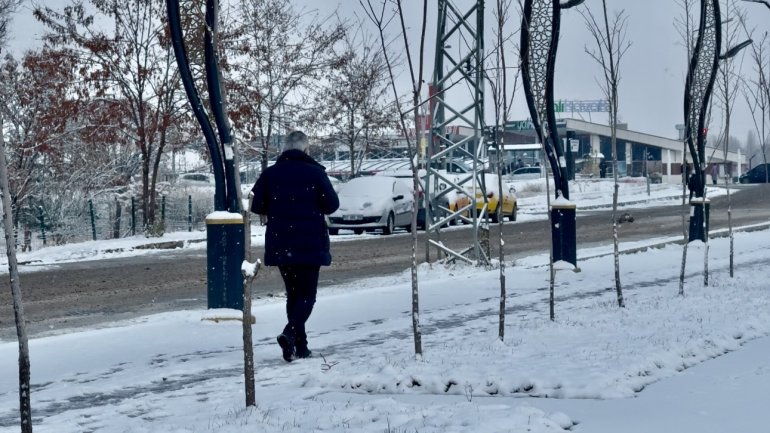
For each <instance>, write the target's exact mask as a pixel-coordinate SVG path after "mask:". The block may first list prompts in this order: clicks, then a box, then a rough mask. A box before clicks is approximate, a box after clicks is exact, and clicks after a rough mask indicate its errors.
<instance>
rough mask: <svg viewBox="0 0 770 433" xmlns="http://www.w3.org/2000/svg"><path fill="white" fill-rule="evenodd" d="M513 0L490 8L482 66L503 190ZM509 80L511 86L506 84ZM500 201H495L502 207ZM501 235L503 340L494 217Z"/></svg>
mask: <svg viewBox="0 0 770 433" xmlns="http://www.w3.org/2000/svg"><path fill="white" fill-rule="evenodd" d="M512 3H513V1H512V0H496V1H495V8H494V10H493V12H492V13H493V16H494V27H493V30H492V32H493V33H494V37H495V46H494V48H493V49H492V57H491V59H488V62H487V63H488V65H487V67H486V70H485V75H486V78H487V81H488V82H489V86H490V89H491V91H492V100H493V104H492V105H493V107H494V112H495V126H494V129H493V131H492V134H493V139H494V146H495V148H496V149H497V164H496V165H497V180H498V184H497V188H498V191H501V194H502V191H503V176H502V175H503V165H504V162H503V130H501V128H503V127H504V125H505V124H506V123H507V122H508V119H509V118H510V115H511V109H512V107H513V100H514V97H515V95H516V86H517V84H518V80H519V73H520V69H519V68H518V67H517V66H512V67H510V69H512V70H513V71H509V66H508V61H507V60H508V59H507V55H506V54H507V50H508V49H511V51H512V52H514V53H516V52H518V49H517V48H516V47H515V39H513V37H514V36H515V33H513V34H512V33H510V32H509V31H508V30H507V28H506V27H507V26H508V23H509V22H510V15H511V5H512ZM511 72H512V73H513V77H512V78H513V81H512V82H510V81H509V75H510V73H511ZM509 84H510V86H509ZM500 206H502V202H500V203H499V204H498V209H501V207H500ZM497 223H498V228H499V231H498V232H499V235H500V239H499V241H498V245H499V247H500V249H499V251H498V260H499V262H500V268H499V271H500V272H499V275H500V309H499V320H498V331H497V336H498V338H499V339H500V340H501V341H502V340H504V339H505V310H506V281H505V242H504V240H503V218H502V216H500V217H498V218H497Z"/></svg>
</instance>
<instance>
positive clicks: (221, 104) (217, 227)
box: [166, 0, 245, 309]
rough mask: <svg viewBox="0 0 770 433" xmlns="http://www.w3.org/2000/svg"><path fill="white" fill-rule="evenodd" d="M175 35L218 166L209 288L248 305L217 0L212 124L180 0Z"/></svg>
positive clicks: (221, 302)
mask: <svg viewBox="0 0 770 433" xmlns="http://www.w3.org/2000/svg"><path fill="white" fill-rule="evenodd" d="M166 6H167V13H168V20H169V29H170V33H171V41H172V45H173V47H174V55H175V56H176V62H177V66H178V67H179V75H180V77H181V80H182V84H183V85H184V89H185V93H186V94H187V99H188V100H189V101H190V105H191V107H192V111H193V114H194V115H195V118H196V120H197V121H198V124H199V125H200V127H201V130H202V132H203V136H204V137H205V139H206V145H207V147H208V150H209V155H210V156H211V162H212V164H213V172H214V185H215V189H214V211H215V212H214V213H212V214H211V215H209V216H208V217H207V218H206V241H207V243H206V256H207V277H208V278H207V279H208V284H207V287H208V289H207V291H208V307H209V308H234V309H243V276H242V274H241V265H242V263H243V259H244V257H245V248H244V243H245V239H244V224H243V218H242V217H241V214H240V212H241V200H240V198H239V195H240V191H239V190H240V188H239V181H240V179H239V177H238V176H239V173H238V167H237V166H236V164H235V152H234V149H233V140H232V136H231V133H230V124H229V122H228V121H227V116H226V115H225V99H224V97H223V95H222V86H221V81H220V71H219V66H218V59H217V55H216V43H217V39H216V38H217V23H218V19H217V14H218V10H219V2H218V0H206V17H205V18H206V33H205V36H204V58H205V66H206V85H207V87H208V94H209V102H210V104H209V105H210V107H211V114H212V117H213V118H214V125H212V123H211V121H210V118H209V115H208V113H207V112H206V109H205V108H204V106H203V103H202V101H201V98H200V95H199V93H198V90H197V89H196V88H195V84H194V82H193V76H192V70H191V69H190V62H189V59H188V57H187V49H186V47H185V43H184V37H183V33H182V25H181V16H180V9H179V0H167V3H166Z"/></svg>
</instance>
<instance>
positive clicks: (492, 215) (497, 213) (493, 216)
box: [488, 205, 502, 223]
mask: <svg viewBox="0 0 770 433" xmlns="http://www.w3.org/2000/svg"><path fill="white" fill-rule="evenodd" d="M501 210H502V209H500V205H498V206H497V209H495V212H494V213H492V212H488V214H489V220H490V221H492V222H493V223H496V222H498V221H500V211H501Z"/></svg>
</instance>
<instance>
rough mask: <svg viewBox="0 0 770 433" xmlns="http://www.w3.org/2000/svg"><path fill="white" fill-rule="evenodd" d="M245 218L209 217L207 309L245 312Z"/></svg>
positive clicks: (222, 214) (230, 215)
mask: <svg viewBox="0 0 770 433" xmlns="http://www.w3.org/2000/svg"><path fill="white" fill-rule="evenodd" d="M243 230H244V227H243V217H242V216H241V215H240V214H236V213H229V212H214V213H212V214H210V215H209V216H207V217H206V241H207V244H206V248H207V249H206V263H207V265H208V308H232V309H236V310H243V275H242V274H241V265H242V264H243V259H244V255H245V252H244V246H243V242H244V235H243Z"/></svg>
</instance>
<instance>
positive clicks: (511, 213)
mask: <svg viewBox="0 0 770 433" xmlns="http://www.w3.org/2000/svg"><path fill="white" fill-rule="evenodd" d="M484 183H485V184H486V191H487V202H488V203H489V205H488V208H487V211H488V212H487V213H488V215H489V218H490V219H491V220H492V222H497V221H498V220H499V219H500V218H505V217H508V220H510V221H516V217H517V213H518V210H519V209H518V204H517V202H516V194H515V192H514V189H513V188H511V187H508V186H507V185H506V183H505V182H503V191H502V192H501V191H500V190H499V188H498V177H497V175H496V174H485V175H484ZM472 188H473V187H472V185H471V184H466V185H465V189H466V191H468V193H469V194H472ZM501 197H502V203H503V204H502V206H500V205H499V203H500V200H501ZM483 207H484V197H483V196H482V195H481V190H480V188H478V187H477V190H476V210H477V211H478V212H481V210H482V208H483Z"/></svg>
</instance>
